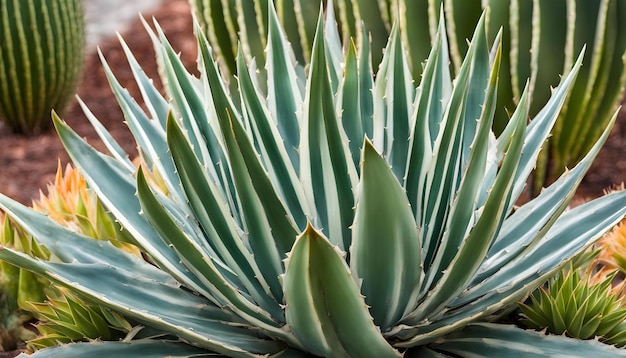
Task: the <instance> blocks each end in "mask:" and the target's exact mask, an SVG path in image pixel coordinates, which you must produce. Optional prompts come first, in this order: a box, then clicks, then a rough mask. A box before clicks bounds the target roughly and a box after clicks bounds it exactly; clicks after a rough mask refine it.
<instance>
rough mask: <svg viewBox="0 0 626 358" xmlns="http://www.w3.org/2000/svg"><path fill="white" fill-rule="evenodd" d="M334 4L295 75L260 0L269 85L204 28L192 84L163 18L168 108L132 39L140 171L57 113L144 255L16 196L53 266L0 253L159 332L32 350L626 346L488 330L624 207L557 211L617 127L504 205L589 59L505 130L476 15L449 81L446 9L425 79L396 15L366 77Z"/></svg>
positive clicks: (126, 105) (23, 219) (15, 212)
mask: <svg viewBox="0 0 626 358" xmlns="http://www.w3.org/2000/svg"><path fill="white" fill-rule="evenodd" d="M270 8H271V6H270ZM328 9H329V11H328V12H327V13H326V17H327V19H328V20H327V21H325V22H324V21H323V17H322V16H320V19H319V21H318V24H317V32H316V33H317V36H316V38H315V41H314V44H313V48H312V50H311V54H312V55H311V64H310V67H309V68H308V69H307V72H308V73H307V75H306V76H305V77H302V76H303V75H302V73H304V71H301V70H302V69H301V68H299V67H298V65H297V64H296V63H294V61H293V60H292V55H291V50H290V47H289V45H288V43H287V41H286V39H285V37H284V35H283V33H282V31H281V29H280V27H279V25H278V22H277V19H276V14H275V13H274V11H273V10H272V11H270V13H269V14H270V16H269V21H268V23H269V38H268V40H267V43H268V47H267V58H266V63H267V66H266V73H267V82H266V83H260V82H261V79H259V78H257V77H256V73H257V72H256V68H255V65H254V62H253V63H251V64H248V65H247V64H246V63H245V61H244V60H243V56H242V54H241V53H240V54H239V56H238V62H237V70H238V76H237V83H236V87H237V88H238V92H236V93H229V90H228V88H230V87H235V86H230V87H229V86H227V85H226V83H225V82H224V80H223V79H222V77H221V76H220V73H219V71H218V69H217V66H216V64H215V62H214V59H213V58H212V56H211V49H210V47H209V45H208V43H207V41H206V38H205V37H204V36H203V35H202V34H201V33H200V32H199V31H197V33H198V35H197V36H198V44H199V50H200V51H199V53H200V56H199V57H200V61H199V65H200V66H199V67H200V70H201V76H200V78H199V79H198V78H195V77H194V76H192V75H190V74H189V73H188V72H187V71H186V70H185V68H184V66H183V65H182V63H181V62H180V60H179V58H178V56H177V55H176V53H175V51H174V50H173V49H172V47H171V46H170V45H169V44H168V42H167V41H166V39H165V36H164V35H163V34H162V33H161V32H160V30H159V29H158V26H157V33H156V34H153V35H154V36H153V37H154V39H155V43H156V44H157V48H158V49H159V52H160V54H159V55H160V60H161V61H162V63H163V68H164V73H165V75H166V76H167V81H168V85H169V89H170V93H171V96H172V100H171V103H169V102H168V101H167V100H166V99H164V98H163V97H162V96H161V95H160V94H159V93H158V91H157V89H155V87H154V86H153V85H152V83H151V81H150V80H149V79H148V78H147V77H146V75H145V74H144V72H143V71H142V70H141V67H140V66H139V64H138V63H137V61H136V60H135V59H134V58H133V56H132V54H131V52H130V50H129V49H128V48H127V47H126V45H125V44H124V49H125V51H126V53H127V55H128V58H129V62H130V65H131V68H132V70H133V73H134V74H135V76H136V80H137V83H138V84H139V86H140V89H141V91H142V95H143V97H144V100H145V103H146V107H147V109H148V111H147V113H146V112H144V111H143V110H142V109H141V107H139V106H138V105H137V104H136V103H135V102H134V100H133V99H132V98H131V97H130V96H129V94H128V92H126V91H125V90H124V89H123V88H121V86H120V85H119V83H118V82H117V81H116V80H115V78H114V76H113V74H112V72H111V70H110V69H109V68H108V67H107V66H106V63H105V70H106V72H107V74H108V76H109V79H110V82H111V86H112V88H113V91H114V93H115V95H116V96H117V98H118V101H119V103H120V105H121V107H122V110H123V111H124V114H125V117H126V121H127V122H128V124H129V127H130V129H131V131H132V132H133V134H134V136H135V138H136V141H137V144H138V148H139V151H140V153H141V156H142V161H143V162H144V163H145V166H142V168H140V169H139V170H138V171H137V170H136V168H135V166H134V165H133V164H132V162H131V161H130V160H129V159H128V156H127V154H126V153H124V152H123V151H122V150H121V149H120V146H119V145H117V144H116V143H115V141H114V140H113V139H112V137H111V136H110V135H109V134H108V133H107V132H106V131H105V130H104V129H103V128H102V126H101V125H100V124H99V123H98V122H97V120H96V119H95V118H94V117H93V115H91V114H90V112H89V111H88V110H86V113H87V116H88V118H89V119H90V120H91V121H92V122H93V123H94V125H95V127H96V129H97V130H98V132H99V133H101V137H102V139H103V140H104V141H105V143H106V144H107V146H108V148H109V151H110V155H107V154H103V153H100V152H98V151H96V150H95V149H93V148H92V147H90V146H89V145H88V144H87V143H85V142H84V141H83V140H82V139H81V138H80V137H79V136H78V135H77V134H76V133H74V132H73V131H72V130H71V129H70V128H69V127H68V126H67V125H66V124H65V123H63V122H62V121H61V120H60V119H58V118H57V119H56V120H55V124H56V127H57V131H58V133H59V135H60V137H61V139H62V141H63V143H64V144H65V146H66V148H67V150H68V152H69V153H70V156H71V157H72V160H73V162H74V164H75V165H76V166H77V167H78V168H79V169H80V170H81V171H82V173H83V175H84V176H85V178H86V180H87V182H88V183H89V186H90V188H91V189H92V190H94V191H95V192H96V193H98V196H99V198H100V200H101V201H102V203H103V204H104V205H105V206H106V207H107V209H108V210H110V211H111V213H112V215H114V216H115V218H116V219H117V220H118V221H119V223H120V224H121V225H122V226H123V227H124V229H125V230H127V231H128V233H130V234H131V235H132V237H133V238H134V241H135V242H134V243H135V244H136V245H137V246H138V247H140V248H141V249H142V251H143V252H144V253H145V255H146V256H147V257H148V258H149V262H150V263H147V262H145V261H143V260H140V259H138V258H136V257H133V256H131V255H129V254H127V253H125V252H123V251H121V250H119V249H117V248H115V247H114V246H112V245H111V244H109V243H107V242H102V241H95V240H85V239H84V238H83V237H82V236H81V235H79V234H76V233H74V232H72V231H70V230H67V229H66V228H64V227H62V226H60V225H57V224H56V223H54V222H52V221H51V220H50V219H49V218H47V217H45V216H43V215H41V214H39V213H36V212H33V211H31V210H28V209H27V208H24V207H23V206H21V205H19V204H17V203H15V202H14V201H12V200H10V199H8V198H6V197H0V206H1V207H2V208H3V209H4V210H5V211H7V212H8V213H10V215H11V216H13V217H14V219H15V220H16V221H17V222H19V224H20V225H22V226H23V227H24V228H25V229H26V230H28V231H29V232H31V234H32V235H33V236H34V237H36V238H37V240H39V242H40V243H41V244H43V245H45V246H46V247H48V249H49V250H50V251H51V252H53V253H54V255H55V256H57V257H58V258H59V260H58V261H57V262H46V261H41V260H34V259H32V258H30V257H29V256H27V255H24V254H21V253H19V252H16V251H13V250H9V249H5V250H2V251H0V258H1V259H3V260H7V261H9V262H11V263H14V264H16V265H19V266H22V267H26V268H28V269H30V270H32V271H34V272H36V273H38V274H41V275H44V276H45V277H47V278H49V279H51V280H54V281H56V282H58V283H59V284H62V285H66V286H68V287H71V288H72V290H74V292H76V293H77V294H80V295H81V296H85V297H88V298H89V299H90V300H91V301H93V302H98V303H100V304H101V305H103V306H105V307H108V308H109V309H111V310H112V311H114V312H116V313H118V314H120V315H123V316H126V317H130V318H132V319H133V320H134V321H138V322H140V323H142V324H143V325H145V326H146V327H149V328H151V329H154V330H157V331H161V332H162V333H163V334H164V335H166V336H164V337H163V338H159V336H155V337H154V338H153V339H149V340H147V339H142V340H135V341H131V342H109V343H107V342H104V343H81V344H75V345H66V346H63V347H59V348H54V349H52V350H43V351H41V353H39V354H40V356H44V357H45V356H46V355H53V354H60V353H62V354H64V356H71V355H72V354H75V356H80V354H84V353H85V352H89V353H90V354H97V353H100V354H102V355H106V354H114V353H119V352H124V353H126V354H131V353H130V352H136V351H137V350H141V352H142V353H144V354H147V355H150V354H155V355H159V356H160V355H163V354H166V352H172V351H176V352H177V354H179V355H185V354H187V355H194V354H200V353H202V352H205V353H206V350H208V351H214V352H218V353H221V354H226V355H232V356H254V355H266V354H269V355H273V354H279V353H285V352H287V353H290V354H297V353H299V352H304V353H309V354H315V355H320V356H347V355H348V356H399V355H401V354H402V353H404V352H405V351H406V350H407V349H411V350H414V351H413V352H415V353H416V354H420V353H424V354H427V353H428V354H431V355H438V354H441V355H443V354H446V352H449V353H450V354H459V355H464V352H469V351H477V352H482V353H484V354H488V353H489V354H490V353H491V352H499V351H501V350H506V349H512V348H519V349H523V347H528V346H529V345H532V346H533V347H538V348H536V349H542V352H545V353H546V354H548V355H549V354H550V352H562V351H563V349H565V348H566V347H567V348H568V349H571V348H572V347H579V346H580V347H579V348H580V351H581V352H585V351H589V350H591V351H594V350H595V351H604V352H609V351H610V352H611V353H612V354H623V353H621V352H620V351H617V350H614V349H613V348H612V347H609V346H604V345H601V344H600V343H597V342H593V343H587V342H585V343H581V342H579V341H575V340H571V339H567V338H565V337H545V336H543V335H542V334H540V333H536V332H531V331H524V330H522V329H519V328H515V327H511V326H505V325H501V324H495V323H489V322H491V321H493V320H495V319H497V317H499V316H500V315H502V314H504V313H506V312H508V311H509V310H511V309H513V308H515V307H516V302H517V301H519V300H521V299H523V298H524V297H526V296H527V295H528V294H529V293H530V292H532V291H533V290H534V289H535V288H536V287H538V286H539V285H540V284H542V283H543V282H545V281H546V279H547V278H548V277H550V276H551V275H552V274H554V273H556V272H558V271H559V270H560V269H561V268H562V267H563V265H565V264H566V262H567V260H568V259H569V258H571V257H573V256H574V255H576V254H578V253H580V252H581V251H582V250H584V249H586V248H587V247H589V246H590V245H591V244H592V243H593V242H594V241H595V240H596V239H597V238H598V237H600V235H601V234H602V233H603V232H604V231H606V230H608V229H609V228H610V227H611V226H612V225H614V224H615V223H616V222H618V221H619V220H621V218H622V217H623V216H624V214H625V213H626V205H625V203H626V192H615V193H612V194H610V195H607V196H605V197H602V198H600V199H597V200H595V201H592V202H589V203H587V204H584V205H581V206H579V207H577V208H575V209H572V210H566V208H567V205H568V202H569V200H570V199H571V197H572V196H573V194H574V191H575V189H576V187H577V185H578V183H579V182H580V180H581V178H582V176H583V174H584V172H585V171H586V169H587V168H588V167H589V165H590V163H591V161H592V160H593V158H594V156H595V155H596V154H597V152H598V150H599V148H600V146H601V144H602V142H603V141H604V140H605V139H606V136H607V135H608V132H609V130H610V128H607V130H606V131H605V133H604V135H603V136H602V138H601V140H600V141H599V142H598V143H597V144H596V146H594V147H593V149H592V151H591V152H590V153H589V154H588V155H587V156H586V157H585V158H584V159H583V160H582V161H581V163H580V164H579V165H577V166H576V167H574V168H572V169H571V170H570V171H568V172H567V173H565V174H564V175H563V176H562V177H561V178H560V179H559V180H558V181H557V183H556V184H554V185H552V186H550V187H549V188H547V189H545V190H544V191H543V192H542V193H541V194H540V195H539V196H538V197H536V198H534V199H533V200H531V201H530V202H528V203H527V204H526V205H524V206H522V207H520V208H517V209H514V203H515V202H516V200H517V198H518V197H519V195H520V193H521V192H522V190H523V188H524V185H525V180H526V178H527V177H528V175H529V174H530V172H531V171H532V169H533V166H534V163H535V160H536V158H537V156H538V153H539V151H540V148H541V145H542V143H544V141H545V140H546V137H547V136H548V134H549V132H550V129H551V127H552V125H553V124H554V121H555V120H556V117H557V116H558V113H559V110H560V107H561V106H562V104H563V102H564V101H565V98H566V96H567V94H568V89H569V88H570V86H571V84H572V81H573V80H574V78H575V76H576V69H577V68H578V67H579V66H580V59H579V61H578V62H577V63H576V65H575V67H574V70H573V71H572V72H571V73H569V74H568V75H567V76H565V77H564V78H563V80H562V83H561V85H560V86H559V87H558V88H556V89H555V91H554V93H553V96H552V99H551V100H550V101H549V103H548V104H547V105H546V106H545V108H544V109H543V110H542V111H541V112H540V113H539V115H538V116H537V117H536V118H534V119H533V120H532V121H531V122H530V124H529V125H528V126H527V125H526V122H527V117H528V115H527V114H528V102H527V99H526V96H523V97H522V100H521V102H520V106H519V107H518V109H517V111H516V112H515V113H514V115H513V116H512V119H511V122H510V124H509V125H508V127H507V128H506V129H505V131H504V132H503V134H502V135H501V136H500V137H499V138H495V136H494V135H493V134H492V132H491V124H492V119H493V115H494V109H495V103H496V98H495V93H496V89H497V73H498V70H499V64H500V58H501V52H500V47H499V42H498V41H497V42H496V45H495V46H494V48H493V49H491V50H490V49H489V47H488V44H487V40H486V36H485V28H484V21H482V20H481V22H480V23H479V25H478V27H477V30H476V33H475V35H474V38H473V40H472V42H471V46H470V50H469V51H468V54H467V57H466V59H465V61H464V62H463V65H462V66H461V70H460V71H459V75H458V76H457V78H456V79H455V81H454V82H452V79H451V75H450V72H449V66H448V63H449V56H448V52H447V47H448V46H447V42H446V41H447V40H446V38H445V25H444V24H443V21H442V23H441V24H440V27H439V36H437V38H436V41H435V42H434V46H433V49H432V51H431V54H430V57H429V59H428V62H427V63H426V64H425V70H424V76H423V79H422V82H421V84H420V85H419V87H417V88H415V86H414V84H413V83H412V80H411V76H410V74H409V71H408V67H407V63H406V57H405V55H404V51H403V49H402V45H401V41H400V34H399V32H398V30H397V28H395V29H394V30H393V31H392V34H391V37H390V40H389V45H388V46H387V50H386V52H385V57H384V60H383V62H382V65H381V68H380V70H379V72H378V73H377V75H376V80H374V76H373V73H372V70H371V62H370V60H369V58H370V56H369V50H368V43H367V42H364V41H361V42H360V43H359V44H358V46H356V45H350V46H347V50H346V53H345V55H344V53H343V51H342V47H341V46H342V45H341V43H340V41H339V40H338V39H339V36H338V34H337V29H336V26H335V22H334V21H333V19H334V14H333V13H332V10H331V9H332V7H329V8H328ZM366 38H367V37H366V36H361V39H366ZM261 87H263V88H266V90H262V89H261ZM264 91H266V92H264ZM145 168H150V170H151V171H153V172H155V173H158V176H159V177H160V179H161V180H160V182H161V184H162V185H165V186H166V190H162V189H161V188H158V187H154V185H150V182H151V181H149V180H147V179H146V176H147V175H146V169H145ZM165 193H167V194H165ZM61 237H62V238H63V239H62V240H59V239H52V238H61ZM480 322H482V323H480ZM504 333H506V334H504ZM500 334H502V337H503V338H502V339H491V341H490V342H493V344H494V345H497V344H501V346H500V347H499V348H498V347H495V346H491V344H485V341H484V340H483V339H482V337H491V336H494V335H500ZM173 337H177V338H173ZM503 342H504V343H503ZM511 342H515V344H511ZM529 342H531V343H529ZM159 347H161V349H159ZM520 347H522V348H520ZM498 349H500V350H498ZM568 351H569V350H568ZM151 352H152V353H151ZM155 352H156V353H155Z"/></svg>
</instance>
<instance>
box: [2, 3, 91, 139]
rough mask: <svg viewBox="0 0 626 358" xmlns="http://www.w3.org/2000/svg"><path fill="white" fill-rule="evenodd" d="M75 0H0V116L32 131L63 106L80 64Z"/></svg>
mask: <svg viewBox="0 0 626 358" xmlns="http://www.w3.org/2000/svg"><path fill="white" fill-rule="evenodd" d="M84 42H85V23H84V17H83V7H82V1H81V0H48V1H42V0H1V1H0V120H2V121H3V122H4V123H5V124H6V125H7V126H8V127H9V128H11V129H12V130H13V131H15V132H19V133H25V134H33V133H39V132H42V131H45V130H46V129H48V128H50V127H51V125H52V119H51V117H50V113H51V111H52V110H53V109H54V110H56V111H59V112H61V111H63V109H65V107H66V106H67V104H68V103H69V100H70V99H71V98H72V96H73V95H74V93H75V89H76V84H77V82H78V78H79V76H80V72H81V69H82V63H83V56H84V53H83V52H84V47H85V45H84Z"/></svg>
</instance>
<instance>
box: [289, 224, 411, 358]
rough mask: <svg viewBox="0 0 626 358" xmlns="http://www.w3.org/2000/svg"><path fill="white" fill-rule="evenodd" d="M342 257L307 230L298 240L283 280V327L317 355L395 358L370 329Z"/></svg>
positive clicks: (385, 344)
mask: <svg viewBox="0 0 626 358" xmlns="http://www.w3.org/2000/svg"><path fill="white" fill-rule="evenodd" d="M342 256H343V254H342V253H340V252H338V249H337V248H336V247H333V245H332V244H331V243H330V242H329V241H328V239H327V238H325V237H324V236H322V235H321V234H320V233H319V232H317V231H315V229H313V227H311V226H309V227H308V228H307V229H306V230H305V231H304V233H303V234H302V235H301V236H300V237H298V239H297V240H296V243H295V245H294V247H293V250H292V251H291V253H290V256H289V260H288V261H287V270H286V272H285V276H284V287H285V300H286V302H288V304H287V306H286V308H285V310H286V313H285V314H286V317H287V323H288V324H289V326H290V327H291V328H292V330H293V332H294V334H295V335H296V337H298V339H299V340H300V341H301V342H302V344H303V345H304V346H305V347H306V348H307V349H308V350H309V351H310V352H312V353H314V354H316V355H320V356H331V357H339V356H352V357H364V356H375V357H398V356H400V354H399V353H398V352H397V351H396V350H395V349H393V348H392V347H391V346H390V345H389V343H387V341H386V340H385V339H384V338H383V336H382V335H381V333H380V330H379V328H378V327H376V326H375V325H374V322H373V320H372V317H371V316H370V314H369V312H368V309H367V306H366V305H365V301H364V300H363V296H361V294H360V292H359V288H358V286H357V283H356V281H355V279H354V278H353V276H352V274H351V273H350V268H349V267H348V266H347V265H346V262H345V261H344V259H343V257H342Z"/></svg>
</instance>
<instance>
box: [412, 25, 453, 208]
mask: <svg viewBox="0 0 626 358" xmlns="http://www.w3.org/2000/svg"><path fill="white" fill-rule="evenodd" d="M449 59H450V56H449V55H448V43H447V39H446V36H445V22H444V17H443V14H441V20H440V23H439V29H438V31H437V36H436V37H435V41H434V44H433V47H432V49H431V52H430V55H429V57H428V61H427V62H426V67H425V69H424V75H423V76H422V82H421V83H420V86H419V92H418V96H417V101H416V104H415V106H416V110H415V111H414V114H413V116H414V117H415V118H412V119H411V121H412V122H413V127H412V128H411V137H410V144H409V148H410V149H409V150H410V153H409V158H408V160H409V162H408V164H407V173H406V179H405V184H404V185H405V187H406V191H407V196H408V198H409V202H410V203H411V207H412V208H413V212H414V215H415V217H416V218H417V219H418V220H422V218H423V215H424V213H423V211H424V206H425V205H424V200H425V195H426V194H427V193H426V192H425V190H426V189H425V186H426V178H427V174H428V169H429V168H430V165H431V160H432V154H433V149H434V142H435V138H437V136H438V135H439V129H440V123H442V121H443V118H444V112H445V109H446V107H447V103H448V101H449V99H450V94H451V92H452V80H451V78H450V68H449Z"/></svg>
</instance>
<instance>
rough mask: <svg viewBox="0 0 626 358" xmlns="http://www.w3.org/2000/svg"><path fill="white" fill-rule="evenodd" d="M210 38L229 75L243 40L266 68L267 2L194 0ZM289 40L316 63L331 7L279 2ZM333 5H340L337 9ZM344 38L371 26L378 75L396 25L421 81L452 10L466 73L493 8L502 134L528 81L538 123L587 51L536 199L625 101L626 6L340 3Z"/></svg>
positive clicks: (490, 27) (607, 2) (497, 124)
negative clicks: (471, 46)
mask: <svg viewBox="0 0 626 358" xmlns="http://www.w3.org/2000/svg"><path fill="white" fill-rule="evenodd" d="M189 2H190V4H191V5H192V8H193V11H194V14H195V15H196V17H197V18H198V19H199V21H200V23H201V25H202V29H203V31H204V32H205V33H206V34H207V36H208V38H209V40H210V43H211V44H212V45H213V48H214V49H215V51H216V52H217V54H218V56H219V58H220V61H221V63H223V64H224V66H223V67H224V69H225V70H227V71H230V72H231V73H235V71H236V69H235V54H236V51H237V44H238V43H240V42H241V45H242V48H243V52H244V55H245V56H246V58H247V59H248V60H251V59H252V58H254V59H255V60H256V61H257V62H258V63H259V64H260V67H263V66H262V65H263V64H264V62H263V61H264V56H263V50H264V45H265V38H266V36H265V35H266V34H267V32H268V31H269V30H268V29H269V27H268V22H267V15H266V14H267V11H268V5H267V3H268V1H267V0H253V1H241V0H228V1H227V0H189ZM273 3H274V4H276V7H277V9H278V13H279V18H280V21H281V23H282V24H283V25H284V27H285V30H286V34H287V35H286V36H287V37H288V39H289V41H290V42H291V43H292V44H293V45H294V53H295V56H296V59H297V60H298V61H299V63H300V64H301V65H305V64H308V63H309V61H310V58H311V57H310V56H311V52H310V51H309V49H310V48H311V47H310V44H311V43H312V41H313V36H314V33H315V32H314V29H315V19H314V18H313V17H311V16H307V14H310V13H311V12H314V11H315V9H316V8H318V7H319V6H320V4H321V3H327V1H323V0H274V1H273ZM331 3H332V2H331ZM334 3H335V8H336V10H338V12H339V14H340V22H341V31H340V34H341V37H342V38H343V39H344V41H345V43H346V44H348V41H347V39H349V38H357V37H359V36H361V31H360V30H361V29H360V28H359V25H358V24H359V23H361V21H362V22H363V23H364V26H365V27H366V29H367V30H368V31H369V33H368V35H369V36H370V37H371V41H372V49H373V50H372V51H371V56H372V58H373V65H374V68H375V69H376V68H377V67H378V64H379V63H380V61H381V59H382V53H383V51H382V49H383V48H384V46H385V45H386V44H387V37H388V36H389V34H390V31H391V29H392V23H393V22H394V21H395V22H397V23H398V26H399V27H400V28H401V30H402V34H403V35H402V36H401V37H402V42H403V44H404V45H405V48H406V50H407V53H408V54H407V57H408V61H407V62H408V67H409V70H410V71H411V73H412V74H413V79H415V80H419V79H420V76H421V75H422V68H423V66H422V64H423V62H424V61H425V60H426V58H427V56H428V54H429V51H430V47H431V45H432V44H433V42H434V40H435V35H436V33H437V17H438V14H439V9H440V7H441V8H444V9H445V11H444V14H445V17H446V21H447V23H448V24H449V26H448V27H447V34H448V36H449V39H450V41H449V43H448V46H449V47H450V53H451V63H452V67H453V69H454V72H456V73H458V71H459V69H460V67H461V63H462V60H463V56H464V55H465V52H466V51H467V49H468V46H467V39H469V38H471V36H472V31H473V30H474V27H475V24H476V21H478V18H479V17H480V14H481V12H482V11H483V9H486V8H489V16H488V17H487V19H486V26H487V37H488V40H489V42H490V43H492V42H497V41H496V36H497V35H498V30H499V29H500V28H502V30H503V31H502V38H503V41H502V49H503V56H502V58H501V61H502V68H503V72H502V74H501V78H500V82H499V85H498V106H497V107H496V116H495V119H494V131H495V132H496V133H500V131H502V130H503V128H504V126H505V125H506V123H507V122H508V120H509V118H510V114H511V113H512V112H513V110H514V109H515V107H516V106H517V105H518V103H519V101H520V98H521V95H522V92H523V91H524V88H525V84H526V80H527V79H529V82H528V88H529V96H530V98H531V100H530V103H531V105H530V115H531V117H534V116H535V115H537V113H539V111H540V110H541V108H542V107H543V106H544V105H545V104H546V103H547V101H548V99H549V98H550V91H551V88H552V87H554V86H556V85H557V84H558V82H559V78H560V77H559V76H560V75H561V74H562V73H563V72H564V71H567V70H568V69H569V68H571V66H572V64H573V63H574V62H575V61H576V56H577V54H578V51H580V49H581V48H582V47H583V46H585V45H586V46H587V47H588V49H589V51H586V54H585V58H584V61H583V66H582V67H581V69H580V71H579V75H578V78H577V80H576V82H575V84H574V87H573V90H572V91H571V94H570V96H569V98H568V100H567V104H566V105H565V106H564V107H563V109H562V110H561V114H560V117H559V119H558V120H557V122H556V124H555V126H554V130H553V134H552V137H551V139H550V141H549V144H548V145H547V146H546V148H545V150H544V151H543V152H542V154H541V156H540V158H539V160H538V164H537V171H536V172H535V173H534V175H533V176H534V178H533V181H534V183H533V186H532V191H533V192H534V193H535V194H536V193H539V191H540V189H541V188H542V186H546V185H547V184H549V183H551V182H553V181H554V180H555V179H556V178H557V177H558V176H559V175H560V174H561V173H563V171H564V170H565V168H566V167H569V168H571V167H572V166H573V165H575V164H576V163H578V161H579V160H580V159H581V158H582V157H583V156H584V155H585V154H586V153H587V152H589V150H590V149H591V147H592V146H593V144H594V143H595V141H596V140H597V139H598V138H599V137H600V134H601V133H602V131H603V129H604V128H605V127H606V125H607V124H608V122H609V121H610V119H611V116H612V114H613V112H614V111H615V109H616V107H617V105H618V104H619V102H620V100H621V99H622V95H623V92H624V86H625V85H626V71H624V55H625V54H626V37H625V36H626V28H625V26H626V3H625V2H624V1H623V0H601V1H575V0H534V1H530V0H528V1H520V0H508V1H502V0H495V1H494V0H482V1H481V0H466V1H454V0H437V1H433V0H429V1H426V0H422V1H416V0H410V1H407V0H337V1H335V2H334Z"/></svg>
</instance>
